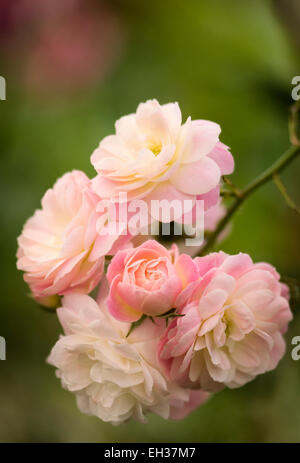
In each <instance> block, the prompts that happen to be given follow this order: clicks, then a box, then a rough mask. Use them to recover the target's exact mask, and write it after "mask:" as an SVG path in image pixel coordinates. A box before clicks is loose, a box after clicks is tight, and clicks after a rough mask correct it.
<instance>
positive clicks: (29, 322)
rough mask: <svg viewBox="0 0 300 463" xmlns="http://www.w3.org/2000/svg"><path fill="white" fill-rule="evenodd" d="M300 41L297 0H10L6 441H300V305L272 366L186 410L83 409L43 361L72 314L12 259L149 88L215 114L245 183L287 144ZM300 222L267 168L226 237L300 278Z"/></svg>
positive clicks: (0, 126) (0, 49)
mask: <svg viewBox="0 0 300 463" xmlns="http://www.w3.org/2000/svg"><path fill="white" fill-rule="evenodd" d="M299 57H300V4H299V1H298V0H295V1H292V0H276V1H273V2H272V1H267V0H266V1H263V0H244V1H240V0H184V1H183V0H182V1H180V0H164V1H161V0H150V1H141V0H127V1H122V0H115V1H110V2H105V1H96V0H95V1H93V0H63V1H62V0H19V1H14V0H1V3H0V63H1V66H0V74H1V75H3V76H4V77H5V78H6V82H7V100H6V101H0V120H1V123H0V137H1V144H0V153H1V170H0V175H1V185H0V203H1V214H0V221H1V228H0V230H1V232H0V246H1V265H0V276H1V278H0V284H1V292H0V295H1V297H0V305H1V310H0V335H1V336H4V337H5V338H6V342H7V360H6V361H1V362H0V441H2V442H48V441H52V442H53V441H54V442H63V441H64V442H92V441H96V442H139V441H141V442H163V441H165V442H167V441H169V442H176V441H177V442H192V441H199V442H207V441H210V442H240V441H244V442H249V441H250V442H253V441H255V442H270V441H275V442H276V441H279V442H283V441H284V442H285V441H294V442H295V441H296V442H299V441H300V394H299V391H300V361H299V362H296V361H293V360H292V358H291V350H292V346H291V339H292V337H293V336H295V335H300V315H299V314H300V311H299V308H298V312H297V308H295V319H294V321H293V322H292V323H291V326H290V330H289V332H288V333H287V335H286V341H287V352H286V355H285V357H284V359H283V360H282V361H281V363H280V365H279V367H278V368H277V369H276V371H273V372H271V373H268V374H266V375H264V376H261V377H258V378H257V379H256V380H255V381H253V382H252V383H250V384H248V385H246V386H245V387H243V388H241V389H239V390H234V391H232V390H225V391H223V392H221V393H219V394H217V395H216V396H215V397H214V398H213V399H212V400H210V401H209V402H208V403H207V404H205V405H204V406H203V407H202V408H200V409H199V410H197V411H195V412H194V413H193V414H192V415H190V416H189V417H188V418H187V419H186V420H184V421H183V422H165V421H163V420H162V419H160V418H159V417H155V416H149V423H148V424H147V425H141V424H139V423H134V422H131V423H129V424H127V425H122V426H120V427H113V426H111V425H110V424H105V423H102V422H101V421H100V420H98V419H97V418H94V417H88V416H84V415H82V414H80V412H79V411H78V410H77V408H76V405H75V399H74V397H73V395H72V394H71V393H69V392H67V391H64V390H63V389H62V388H61V386H60V383H59V381H58V380H57V379H56V377H55V374H54V369H53V367H51V366H49V365H47V364H46V362H45V359H46V357H47V355H48V353H49V352H50V349H51V347H52V346H53V345H54V343H55V342H56V340H57V338H58V336H59V333H60V332H61V329H60V327H59V324H58V321H57V319H56V316H55V315H54V314H51V313H47V312H44V311H42V310H41V309H40V308H39V307H37V306H36V305H35V303H34V302H33V301H32V300H31V299H29V298H28V297H26V294H27V292H28V291H27V287H26V285H25V284H24V282H23V279H22V275H21V273H18V272H17V271H16V268H15V253H16V237H17V236H18V234H19V233H20V232H21V229H22V225H23V223H24V221H25V220H26V219H27V217H28V216H30V215H31V214H32V213H33V211H34V209H36V208H37V207H39V204H40V198H41V197H42V195H43V193H44V192H45V190H46V189H47V188H49V187H50V186H52V184H53V183H54V181H55V180H56V178H57V177H59V176H61V175H62V174H63V173H64V172H66V171H69V170H71V169H74V168H76V169H82V170H84V171H85V172H87V174H88V175H90V176H93V175H94V172H93V168H92V167H91V165H90V163H89V157H90V154H91V153H92V151H93V149H94V148H95V147H96V146H97V144H98V143H99V141H100V139H101V138H102V137H103V136H105V135H107V134H109V133H112V132H113V124H114V121H115V120H116V119H117V118H119V117H120V116H121V115H123V114H127V113H129V112H134V111H135V109H136V106H137V104H138V103H139V102H141V101H145V100H146V99H148V98H157V99H158V100H159V101H160V102H161V103H166V102H169V101H178V102H179V104H180V106H181V108H182V112H183V116H184V118H186V117H187V116H188V115H190V116H192V118H202V119H211V120H213V121H217V122H219V123H220V124H221V126H222V141H224V142H225V143H226V144H228V145H229V146H230V147H231V150H232V153H233V155H234V157H235V161H236V171H235V173H234V175H233V176H232V180H233V181H234V182H235V183H236V184H237V185H240V186H243V185H245V184H246V183H247V182H248V181H250V180H251V179H252V178H253V177H254V176H255V175H256V174H258V173H259V172H261V171H262V170H263V169H264V168H265V167H267V166H268V165H269V164H270V163H272V161H274V160H275V159H276V158H277V157H278V156H279V155H280V154H281V153H282V152H283V151H284V150H285V149H286V148H287V147H288V146H289V139H288V130H287V114H288V108H289V106H290V104H291V103H292V100H291V90H292V85H291V80H292V77H293V76H295V75H299V74H300V66H299V65H300V60H299ZM299 175H300V162H299V160H298V161H296V162H294V163H293V164H292V165H291V166H290V167H289V168H288V169H287V170H286V171H285V172H284V174H283V175H282V179H283V180H284V182H285V183H286V186H287V189H288V191H289V193H290V195H291V196H292V197H293V198H294V200H295V201H296V202H298V204H300V195H299ZM299 234H300V219H299V216H298V215H297V214H296V213H295V212H294V211H292V210H289V209H288V208H287V206H286V204H285V203H284V200H283V198H282V197H281V195H280V194H279V193H278V191H277V190H276V187H275V186H274V185H273V184H268V185H266V186H264V187H263V188H262V189H261V190H260V191H259V192H257V193H255V194H254V195H253V196H252V197H251V198H250V199H249V200H248V202H247V203H246V204H245V206H244V208H243V209H242V211H241V212H239V214H238V215H237V216H236V217H235V219H234V223H233V229H232V233H231V235H230V236H229V237H228V238H227V239H226V240H225V241H224V242H223V243H222V249H224V250H225V251H227V252H230V253H235V252H239V251H245V252H248V253H250V254H251V256H252V257H253V259H254V260H266V261H269V262H271V263H273V264H274V265H275V266H276V267H277V268H278V269H279V270H280V272H281V273H282V274H284V275H289V276H292V277H296V278H299V277H300V268H299V248H300V244H299Z"/></svg>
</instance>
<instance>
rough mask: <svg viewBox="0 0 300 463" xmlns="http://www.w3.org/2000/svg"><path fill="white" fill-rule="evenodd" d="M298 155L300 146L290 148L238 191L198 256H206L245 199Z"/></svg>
mask: <svg viewBox="0 0 300 463" xmlns="http://www.w3.org/2000/svg"><path fill="white" fill-rule="evenodd" d="M299 154H300V146H299V145H297V146H291V147H290V148H289V149H288V150H287V151H286V152H285V153H284V154H283V155H282V156H281V157H280V158H279V159H277V160H276V161H275V162H274V164H272V165H271V166H270V167H269V168H268V169H266V170H265V171H264V172H263V173H262V174H260V175H258V177H256V179H255V180H253V181H252V182H251V183H249V185H248V186H247V187H246V188H244V189H243V190H239V197H236V198H235V199H234V200H233V202H232V203H231V205H230V206H229V208H228V210H227V213H226V215H225V216H224V217H223V218H222V219H221V221H220V222H219V224H218V225H217V228H216V229H215V231H214V232H213V233H212V234H211V235H210V236H209V237H208V238H207V241H206V244H205V245H204V246H203V248H202V249H201V251H200V254H199V255H201V256H202V255H204V254H207V252H208V251H209V250H210V249H211V248H212V247H213V246H214V245H215V243H216V241H217V239H218V237H219V235H220V233H221V232H222V231H223V230H224V228H225V226H226V225H227V224H228V222H229V220H230V219H231V217H232V216H233V215H234V214H235V212H236V211H237V210H238V209H239V208H240V207H241V206H242V204H243V203H244V201H245V200H246V198H248V196H250V195H251V194H252V193H254V191H256V190H258V189H259V188H260V187H261V186H262V185H264V184H265V183H267V182H269V181H270V180H272V179H273V177H274V175H276V174H278V173H279V172H281V171H282V170H283V169H285V168H286V167H287V166H288V165H289V164H290V163H291V162H292V161H293V160H294V159H295V158H296V157H297V156H298V155H299Z"/></svg>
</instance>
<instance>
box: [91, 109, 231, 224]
mask: <svg viewBox="0 0 300 463" xmlns="http://www.w3.org/2000/svg"><path fill="white" fill-rule="evenodd" d="M220 132H221V129H220V126H219V125H218V124H216V123H214V122H210V121H206V120H195V121H192V120H191V119H190V118H189V119H188V120H187V121H186V122H185V123H184V124H182V120H181V111H180V108H179V106H178V104H177V103H169V104H165V105H160V104H159V103H158V101H156V100H148V101H147V102H146V103H141V104H140V105H139V106H138V108H137V111H136V113H135V114H130V115H128V116H124V117H122V118H121V119H119V120H118V121H117V122H116V134H115V135H111V136H108V137H105V138H104V139H103V140H102V141H101V143H100V145H99V147H98V148H97V149H96V150H95V151H94V153H93V155H92V157H91V162H92V164H93V166H94V167H95V169H96V171H97V173H98V175H97V176H96V177H95V178H94V179H93V189H94V191H95V192H96V193H97V194H98V195H99V196H100V197H101V198H111V199H112V200H113V201H116V202H118V201H120V196H119V194H120V193H127V199H128V201H130V200H132V199H137V198H142V199H143V200H144V201H146V202H147V203H148V204H149V211H150V210H151V214H152V217H153V219H157V220H161V221H163V222H167V221H172V220H180V219H181V218H182V216H183V211H184V212H186V214H187V215H186V218H187V220H190V218H191V217H190V214H188V212H189V210H192V209H193V208H194V207H195V200H196V199H201V200H203V201H204V209H205V210H206V209H207V208H208V207H212V206H213V205H214V204H216V203H217V201H218V198H219V182H220V178H221V175H224V174H230V173H231V172H232V171H233V166H234V163H233V158H232V156H231V154H230V153H229V151H228V147H226V146H225V145H224V144H222V143H221V142H220V141H219V134H220ZM152 200H159V201H160V200H168V201H172V200H177V201H180V207H177V208H174V209H175V210H173V211H172V214H171V215H170V216H169V217H168V216H166V215H165V214H164V212H162V211H161V209H160V208H159V207H155V208H154V207H152V208H150V206H151V204H150V202H151V201H152ZM184 200H186V203H185V209H184V206H183V201H184ZM187 200H189V202H188V201H187ZM188 205H189V207H188ZM152 206H153V204H152ZM162 214H163V215H162Z"/></svg>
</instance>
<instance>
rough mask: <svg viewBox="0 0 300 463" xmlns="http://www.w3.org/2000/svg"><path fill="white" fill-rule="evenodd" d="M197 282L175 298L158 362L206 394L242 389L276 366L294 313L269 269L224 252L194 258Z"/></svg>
mask: <svg viewBox="0 0 300 463" xmlns="http://www.w3.org/2000/svg"><path fill="white" fill-rule="evenodd" d="M195 262H196V264H197V267H198V271H199V279H198V280H197V281H195V282H192V283H191V284H190V285H189V286H187V288H186V289H185V290H183V292H182V293H181V294H180V295H179V297H178V299H177V301H176V306H177V307H178V309H179V311H180V313H182V314H184V316H183V317H180V318H176V319H174V321H172V323H171V324H170V325H169V327H168V328H167V330H166V332H165V333H164V335H163V337H162V339H161V342H160V346H159V357H160V359H161V362H162V363H163V364H164V366H165V368H166V371H167V372H168V375H169V377H170V378H172V379H173V380H175V379H176V380H178V381H179V382H184V383H185V384H188V383H190V384H197V385H198V386H199V387H201V388H202V389H205V390H210V391H214V390H218V389H220V388H222V387H223V386H224V385H226V386H228V387H231V388H235V387H239V386H242V385H244V384H245V383H247V382H248V381H251V380H252V379H253V378H255V376H256V375H258V374H262V373H265V372H266V371H269V370H272V369H273V368H275V367H276V365H277V363H278V362H279V360H280V359H281V357H282V356H283V354H284V351H285V342H284V339H283V336H282V335H283V333H284V332H285V331H286V329H287V325H288V322H289V321H290V320H291V319H292V314H291V311H290V308H289V303H288V291H287V287H286V286H285V285H283V284H282V283H280V281H279V275H278V273H277V272H276V270H275V269H274V268H273V267H272V266H271V265H269V264H266V263H257V264H254V263H253V262H252V260H251V258H250V257H249V256H248V255H247V254H237V255H233V256H229V255H227V254H225V253H223V252H219V253H213V254H210V255H208V256H206V257H202V258H196V259H195Z"/></svg>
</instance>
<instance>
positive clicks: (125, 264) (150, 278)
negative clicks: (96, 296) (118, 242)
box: [107, 240, 197, 322]
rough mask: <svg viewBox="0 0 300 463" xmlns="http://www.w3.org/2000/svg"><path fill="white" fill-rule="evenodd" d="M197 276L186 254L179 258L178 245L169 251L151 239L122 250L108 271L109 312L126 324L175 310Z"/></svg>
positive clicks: (194, 266)
mask: <svg viewBox="0 0 300 463" xmlns="http://www.w3.org/2000/svg"><path fill="white" fill-rule="evenodd" d="M196 276H197V271H196V265H195V263H194V262H193V261H192V259H191V258H190V257H189V256H187V255H186V254H182V255H180V256H178V250H177V247H176V245H173V246H172V247H171V249H170V250H168V249H166V248H165V247H164V246H162V245H161V244H159V243H158V242H157V241H154V240H149V241H146V242H145V243H143V244H141V245H140V246H138V247H137V248H135V249H128V250H124V251H119V252H118V253H117V254H116V256H115V257H114V258H113V259H112V261H111V263H110V265H109V267H108V270H107V278H108V281H109V283H110V292H109V297H108V300H107V304H108V307H109V310H110V313H111V314H112V315H113V316H114V317H115V318H117V319H118V320H120V321H125V322H134V321H136V320H138V319H139V318H140V317H141V316H142V315H143V314H146V315H149V316H157V315H161V314H163V313H165V312H167V311H169V310H170V309H172V308H173V307H174V303H175V299H176V297H177V296H178V294H179V293H180V291H181V290H182V289H183V288H184V287H185V285H186V284H187V283H188V282H189V281H191V280H192V279H193V278H196Z"/></svg>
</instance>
